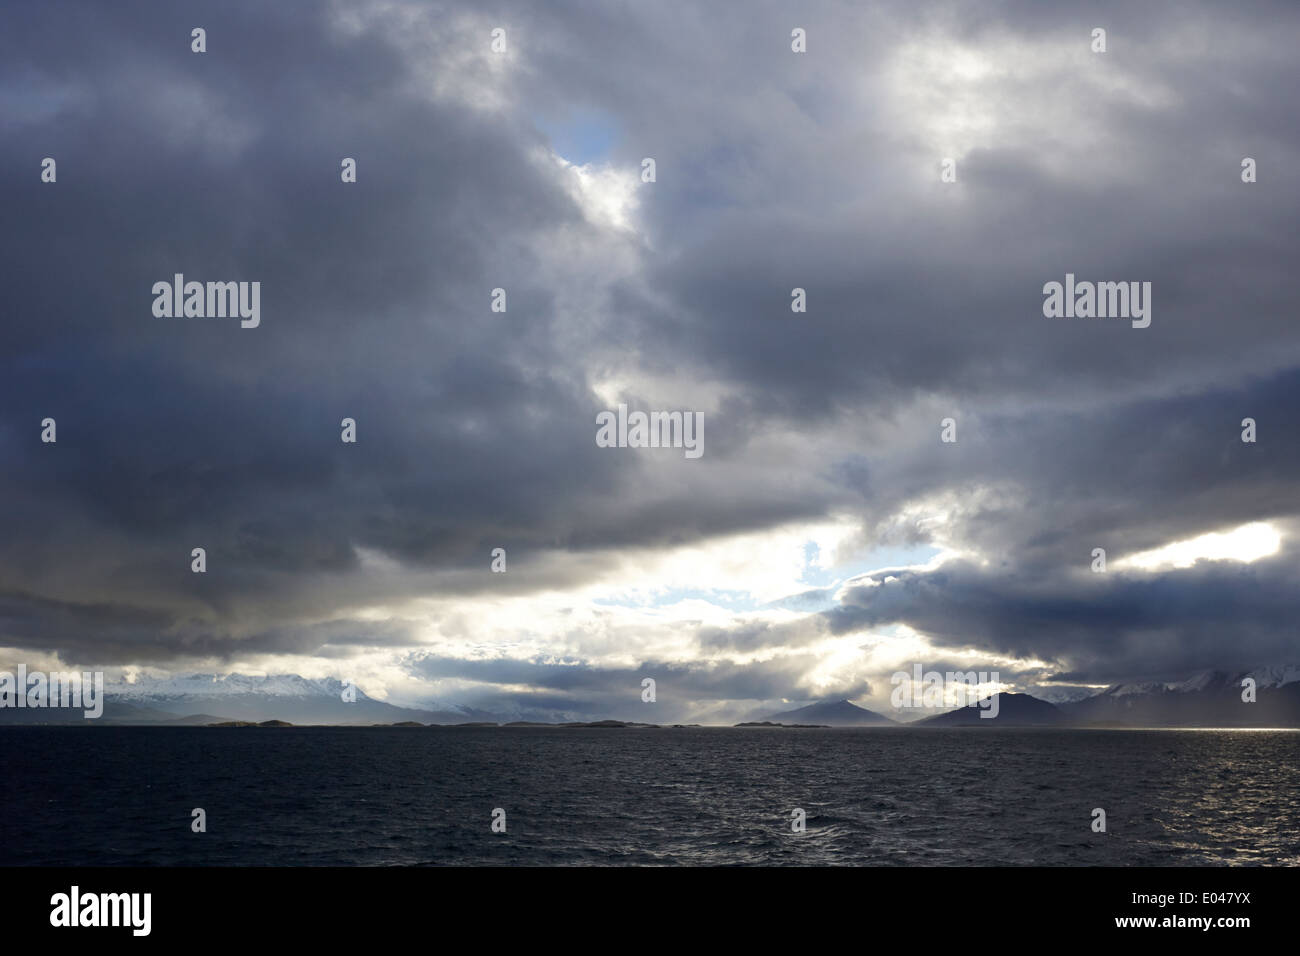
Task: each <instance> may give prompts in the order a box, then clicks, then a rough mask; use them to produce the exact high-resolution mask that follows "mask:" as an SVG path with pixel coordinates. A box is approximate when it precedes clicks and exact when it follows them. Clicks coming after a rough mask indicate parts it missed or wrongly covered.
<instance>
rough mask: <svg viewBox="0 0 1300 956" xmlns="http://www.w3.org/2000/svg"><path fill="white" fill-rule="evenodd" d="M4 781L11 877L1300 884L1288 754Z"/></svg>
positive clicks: (285, 739) (111, 746)
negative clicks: (825, 875)
mask: <svg viewBox="0 0 1300 956" xmlns="http://www.w3.org/2000/svg"><path fill="white" fill-rule="evenodd" d="M0 760H2V761H3V777H2V779H0V864H6V865H14V864H23V865H70V866H89V865H144V866H148V865H172V866H202V865H239V866H250V865H251V866H258V865H277V866H286V865H394V864H400V865H447V864H498V865H503V864H533V865H538V864H540V865H556V864H559V865H566V864H649V865H654V864H710V865H719V864H763V865H773V864H797V865H823V864H858V865H862V864H899V865H999V864H1067V865H1089V866H1096V865H1121V864H1138V865H1179V864H1188V865H1191V864H1293V865H1294V864H1297V863H1300V733H1296V732H1261V731H1246V732H1241V731H1238V732H1230V731H1229V732H1218V731H1198V732H1189V731H1182V732H1178V731H1087V730H1072V731H1059V730H1001V731H985V730H912V731H899V730H761V729H753V730H746V729H721V728H718V729H680V730H669V729H664V730H596V729H547V728H518V729H513V728H512V729H490V728H486V729H477V728H462V729H432V728H425V729H420V728H410V729H406V728H310V727H304V728H287V729H261V728H246V729H242V728H241V729H234V728H232V729H219V728H161V727H159V728H153V727H138V728H121V727H102V728H101V727H94V728H83V727H70V728H61V727H41V728H32V727H26V728H13V727H7V728H0ZM195 807H202V808H204V809H205V810H206V811H207V827H208V829H207V832H206V833H202V834H196V833H192V832H191V830H190V820H191V816H190V812H191V810H192V809H193V808H195ZM496 807H501V808H503V809H504V810H505V811H506V822H507V832H506V833H505V834H494V833H492V832H491V817H492V811H493V809H494V808H496ZM795 807H800V808H802V809H804V810H805V811H806V812H807V830H806V832H804V833H802V834H796V833H794V832H792V831H791V826H790V820H791V810H792V809H793V808H795ZM1094 807H1102V808H1104V809H1105V810H1106V813H1107V830H1108V832H1106V833H1104V834H1098V833H1093V832H1092V829H1091V822H1092V810H1093V808H1094Z"/></svg>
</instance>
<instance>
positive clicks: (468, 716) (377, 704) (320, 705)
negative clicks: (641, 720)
mask: <svg viewBox="0 0 1300 956" xmlns="http://www.w3.org/2000/svg"><path fill="white" fill-rule="evenodd" d="M348 686H349V685H347V684H346V683H344V682H343V681H341V680H337V679H335V678H332V677H326V678H316V679H313V678H308V677H301V676H299V675H297V674H270V675H266V676H256V675H249V674H190V675H188V676H181V677H168V678H148V677H137V678H136V679H135V680H134V681H119V682H115V683H113V684H108V685H105V687H104V698H105V701H106V706H108V705H109V704H112V705H115V706H117V707H123V706H126V705H130V706H131V707H132V708H136V709H140V710H143V711H146V712H160V713H162V714H164V715H166V716H168V717H187V716H191V715H194V714H207V715H212V717H213V719H214V720H249V721H263V720H286V721H288V722H289V723H293V724H380V723H397V722H399V721H418V722H419V723H424V724H429V723H435V724H451V723H466V722H471V721H487V720H494V719H495V718H494V716H493V715H491V714H486V713H484V712H482V711H478V710H475V709H473V708H470V707H461V706H458V705H449V706H437V708H436V709H424V708H413V707H397V706H395V705H393V704H386V703H384V702H383V701H378V700H374V699H373V698H371V697H369V696H367V695H366V693H365V692H364V691H362V690H361V689H360V688H359V687H357V688H354V690H355V695H352V694H345V693H344V692H345V690H347V689H348ZM353 696H355V700H353V699H351V698H352V697H353Z"/></svg>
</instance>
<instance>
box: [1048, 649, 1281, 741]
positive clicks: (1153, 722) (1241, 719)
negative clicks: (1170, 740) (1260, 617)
mask: <svg viewBox="0 0 1300 956" xmlns="http://www.w3.org/2000/svg"><path fill="white" fill-rule="evenodd" d="M1247 678H1250V679H1252V680H1254V682H1255V700H1254V701H1247V700H1243V699H1242V698H1243V694H1244V693H1245V691H1246V684H1245V681H1246V679H1247ZM1062 710H1064V711H1065V712H1066V714H1068V715H1069V717H1070V719H1071V720H1073V721H1075V722H1083V723H1107V724H1122V725H1126V726H1146V727H1170V726H1174V727H1298V726H1300V665H1298V664H1271V665H1266V666H1260V667H1254V668H1251V669H1249V670H1243V671H1222V670H1208V671H1202V672H1200V673H1197V674H1193V675H1191V676H1189V677H1186V678H1183V679H1181V680H1167V681H1135V682H1126V683H1120V684H1113V685H1111V686H1110V687H1107V688H1106V689H1105V690H1104V691H1102V692H1101V693H1099V694H1096V695H1095V696H1092V697H1089V698H1087V699H1085V700H1081V701H1076V702H1073V703H1068V704H1063V705H1062Z"/></svg>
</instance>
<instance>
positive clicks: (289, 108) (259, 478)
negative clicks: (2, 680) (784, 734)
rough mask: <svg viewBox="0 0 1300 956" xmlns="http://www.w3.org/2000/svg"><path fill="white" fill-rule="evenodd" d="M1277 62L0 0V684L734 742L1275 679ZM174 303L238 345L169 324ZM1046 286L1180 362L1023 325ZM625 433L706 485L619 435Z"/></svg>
mask: <svg viewBox="0 0 1300 956" xmlns="http://www.w3.org/2000/svg"><path fill="white" fill-rule="evenodd" d="M195 27H203V28H204V29H205V30H206V45H207V51H206V52H205V53H194V52H192V50H191V42H192V41H191V30H192V29H193V28H195ZM498 27H499V28H502V29H503V30H504V31H505V34H504V37H505V42H506V49H505V51H504V52H499V53H498V52H494V51H493V50H492V31H493V30H494V29H495V28H498ZM1098 27H1100V28H1104V29H1105V30H1106V46H1107V49H1106V52H1105V53H1096V52H1094V51H1093V49H1092V45H1093V40H1092V31H1093V29H1094V28H1098ZM795 28H802V29H804V30H805V31H806V36H807V52H806V53H795V52H792V50H791V42H792V41H791V31H792V30H793V29H795ZM1298 29H1300V9H1298V8H1296V7H1295V6H1294V5H1292V4H1286V3H1277V4H1266V3H1251V2H1242V3H1234V4H1222V3H1197V2H1156V3H1150V4H1140V5H1134V4H1131V3H1127V2H1115V3H1105V2H1103V3H1096V4H1089V5H1086V6H1085V5H1080V4H1051V3H1042V2H1037V0H1034V2H1020V3H1016V2H1009V3H989V2H960V3H951V4H947V3H926V4H916V3H912V2H893V3H879V4H877V3H873V4H850V3H831V2H814V3H804V4H799V5H790V4H787V3H780V2H766V3H761V2H760V3H744V4H740V3H707V4H705V3H699V4H685V3H676V2H668V3H640V4H634V3H594V2H592V3H584V4H568V3H560V2H555V3H546V4H538V3H534V2H519V3H495V2H494V3H487V4H477V3H476V4H439V3H415V2H401V0H375V2H366V0H361V2H348V3H342V2H340V3H333V4H330V3H319V4H318V3H277V4H267V3H264V2H262V0H249V2H229V0H222V2H221V3H211V4H192V3H180V4H162V3H155V2H126V0H123V2H117V3H113V4H110V5H105V4H101V3H93V2H86V3H73V2H59V0H47V2H40V3H37V2H17V3H9V4H6V5H5V7H4V10H3V12H2V13H0V176H2V177H3V182H4V190H3V221H4V228H3V229H0V244H2V250H0V252H2V255H0V288H2V289H3V294H4V307H3V317H2V318H0V346H2V347H0V373H2V374H0V463H2V465H3V467H2V468H0V664H8V665H16V664H18V663H25V664H27V665H28V667H29V668H40V667H46V668H50V669H53V668H55V667H63V666H67V667H73V666H75V667H85V668H91V667H93V668H97V669H105V670H108V671H109V672H110V673H111V674H119V675H121V674H127V675H133V674H143V675H157V676H163V675H167V674H180V673H191V672H195V671H204V672H207V671H215V672H232V671H237V672H242V673H300V674H303V675H305V676H311V677H320V676H337V677H341V678H349V677H350V678H353V679H355V680H356V681H357V682H358V683H359V685H360V686H361V687H362V688H363V689H364V690H365V691H366V692H368V693H370V694H371V695H372V696H376V697H381V698H385V697H386V698H387V699H389V700H391V701H393V702H395V703H402V704H412V705H416V704H418V705H432V704H438V703H443V704H445V703H462V704H474V705H477V706H483V707H493V706H497V707H511V706H513V707H517V708H530V709H532V710H534V711H536V712H538V713H542V712H547V713H556V714H570V715H591V716H622V717H629V718H632V719H646V714H647V711H646V709H645V705H643V704H642V703H641V700H640V694H641V680H642V678H644V677H653V678H655V680H656V681H657V684H658V703H657V704H656V708H657V709H656V711H655V714H654V717H655V719H658V720H687V719H690V720H701V721H711V720H731V719H740V718H743V717H746V716H750V715H753V714H756V713H762V712H765V711H768V710H772V709H785V708H786V706H787V703H786V702H789V704H788V706H795V705H798V704H802V703H806V702H808V701H810V700H813V699H819V698H823V697H837V698H838V697H846V698H849V699H852V700H854V701H855V702H857V703H859V704H862V705H863V706H867V707H871V708H874V709H880V710H886V711H888V697H889V693H890V690H891V685H890V681H889V676H890V674H892V673H893V672H895V671H897V670H899V669H900V668H901V669H910V668H911V667H912V665H913V663H921V664H922V665H923V666H925V667H926V668H935V669H940V670H942V669H947V668H950V667H955V666H959V667H961V668H962V669H972V668H974V669H981V670H990V671H991V670H996V671H998V672H999V673H1000V675H1001V681H1002V684H1003V685H1004V686H1006V687H1008V688H1011V689H1016V690H1029V691H1031V692H1035V693H1040V692H1041V693H1048V692H1049V690H1050V689H1051V688H1053V687H1058V688H1059V687H1061V686H1100V685H1105V684H1107V683H1109V682H1113V681H1119V680H1126V679H1144V678H1176V677H1179V676H1186V675H1187V674H1188V673H1190V672H1193V671H1196V670H1199V669H1203V668H1209V667H1241V668H1246V667H1250V666H1253V665H1255V664H1257V663H1264V662H1280V661H1286V660H1294V659H1296V658H1297V657H1300V649H1298V647H1297V643H1298V642H1297V636H1298V635H1297V623H1296V617H1295V613H1294V612H1295V596H1296V595H1297V594H1298V593H1300V572H1298V571H1297V560H1296V559H1297V556H1298V555H1297V552H1298V551H1300V546H1298V545H1297V541H1298V540H1300V539H1298V538H1297V532H1298V531H1300V497H1298V495H1297V492H1298V491H1300V451H1298V447H1300V446H1298V445H1297V441H1296V436H1297V427H1298V425H1300V333H1298V332H1297V329H1296V322H1297V315H1296V306H1297V303H1298V302H1300V296H1298V295H1297V278H1296V274H1297V270H1296V265H1295V263H1296V260H1297V253H1298V252H1300V239H1298V238H1297V231H1296V228H1295V226H1296V223H1297V222H1298V221H1300V208H1298V207H1300V202H1298V201H1297V200H1298V198H1300V188H1298V183H1297V173H1298V171H1300V153H1298V150H1297V145H1298V143H1300V125H1298V124H1297V123H1296V121H1295V103H1296V100H1297V94H1298V93H1300V67H1297V65H1296V58H1295V49H1294V43H1293V40H1294V38H1295V37H1296V36H1297V35H1300V34H1298V33H1297V30H1298ZM46 157H50V158H53V159H55V160H56V163H57V179H56V181H55V182H54V183H48V182H42V181H41V171H42V160H43V159H44V158H46ZM344 157H351V158H354V159H355V160H356V163H357V181H356V182H355V183H344V182H342V181H341V176H340V164H341V161H342V160H343V158H344ZM647 157H650V158H653V159H654V160H655V169H656V178H655V181H654V182H649V183H647V182H643V181H642V160H643V159H644V158H647ZM1246 157H1250V158H1253V159H1254V160H1255V161H1256V163H1257V170H1258V173H1257V175H1258V181H1257V182H1254V183H1243V182H1242V169H1241V164H1242V160H1243V159H1244V158H1246ZM945 158H951V159H954V160H955V169H956V180H957V181H956V182H942V181H941V176H940V173H941V164H942V162H943V160H944V159H945ZM176 273H182V274H184V275H185V277H186V279H187V280H198V281H253V280H256V281H259V282H260V283H261V323H260V325H259V326H258V327H257V328H255V329H245V328H241V327H240V323H239V321H238V320H232V319H217V318H214V319H168V318H157V317H155V316H154V315H153V312H152V303H153V295H152V292H151V289H152V286H153V284H154V283H155V282H158V281H167V282H170V281H171V279H172V277H173V275H174V274H176ZM1067 273H1073V274H1075V275H1076V276H1077V277H1078V278H1079V279H1080V280H1085V279H1086V280H1092V281H1099V280H1113V281H1142V282H1150V283H1151V285H1152V297H1151V324H1150V326H1149V327H1148V328H1145V329H1137V328H1133V327H1132V326H1131V324H1130V322H1129V321H1127V320H1122V319H1085V318H1046V317H1044V314H1043V301H1044V295H1043V286H1044V284H1045V283H1048V282H1051V281H1058V282H1063V281H1064V279H1065V276H1066V274H1067ZM796 287H798V288H803V289H805V290H806V294H807V311H806V312H805V313H794V312H792V310H791V290H792V289H794V288H796ZM494 288H503V289H505V290H506V292H507V310H506V311H505V312H494V311H492V309H491V297H492V290H493V289H494ZM620 403H622V404H626V405H628V406H629V408H632V409H634V410H635V409H642V410H682V411H691V412H699V413H701V414H702V415H703V419H704V432H703V437H704V445H703V447H704V454H703V456H702V457H700V458H697V459H688V458H687V457H685V456H684V455H683V453H682V451H681V450H680V449H638V448H602V447H598V446H597V444H596V441H595V435H596V416H597V415H598V413H600V412H601V411H602V410H605V409H614V408H616V407H617V406H618V405H619V404H620ZM345 417H351V418H353V419H355V421H356V423H357V441H356V443H355V444H345V443H344V442H342V441H341V439H340V431H341V429H340V422H341V420H342V419H343V418H345ZM1247 417H1249V418H1253V419H1255V421H1256V422H1257V437H1258V440H1257V441H1256V442H1254V443H1246V442H1243V441H1242V439H1241V434H1242V420H1243V419H1244V418H1247ZM45 418H53V419H55V421H56V423H57V441H56V442H54V443H48V442H43V441H42V440H41V435H42V426H41V422H42V420H43V419H45ZM945 418H951V419H953V420H954V422H955V427H956V437H957V440H956V441H955V442H943V441H941V435H940V431H941V429H940V423H941V421H942V420H943V419H945ZM1207 536H1208V537H1207ZM195 547H203V548H204V549H205V550H206V554H207V571H206V573H203V574H196V573H193V572H192V571H191V560H192V559H191V551H192V549H193V548H195ZM494 548H504V549H505V550H506V554H507V571H506V572H505V573H493V572H492V571H491V569H490V566H491V552H492V550H493V549H494ZM1094 548H1104V549H1105V550H1106V555H1107V563H1108V567H1107V570H1106V572H1105V573H1104V574H1102V573H1095V572H1094V571H1093V570H1092V563H1093V558H1092V552H1093V549H1094Z"/></svg>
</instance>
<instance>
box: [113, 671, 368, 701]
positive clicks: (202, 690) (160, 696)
mask: <svg viewBox="0 0 1300 956" xmlns="http://www.w3.org/2000/svg"><path fill="white" fill-rule="evenodd" d="M345 686H346V685H345V684H344V683H343V682H342V681H340V680H335V679H334V678H332V677H326V678H322V679H316V680H313V679H311V678H307V677H300V676H298V675H297V674H269V675H266V676H257V675H249V674H190V675H188V676H185V677H168V678H158V679H154V678H136V680H134V681H131V682H127V681H119V682H116V683H112V684H107V685H105V687H104V691H105V693H107V694H111V695H112V696H114V697H116V698H117V699H118V700H145V699H152V700H164V699H167V698H178V697H179V698H188V697H226V696H229V695H232V694H263V695H266V696H268V697H322V696H323V697H339V696H340V695H341V694H342V693H343V689H344V687H345ZM340 699H341V698H340ZM362 699H365V700H369V699H370V698H368V697H366V695H365V694H364V693H363V692H362V691H361V689H360V688H357V700H362Z"/></svg>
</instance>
